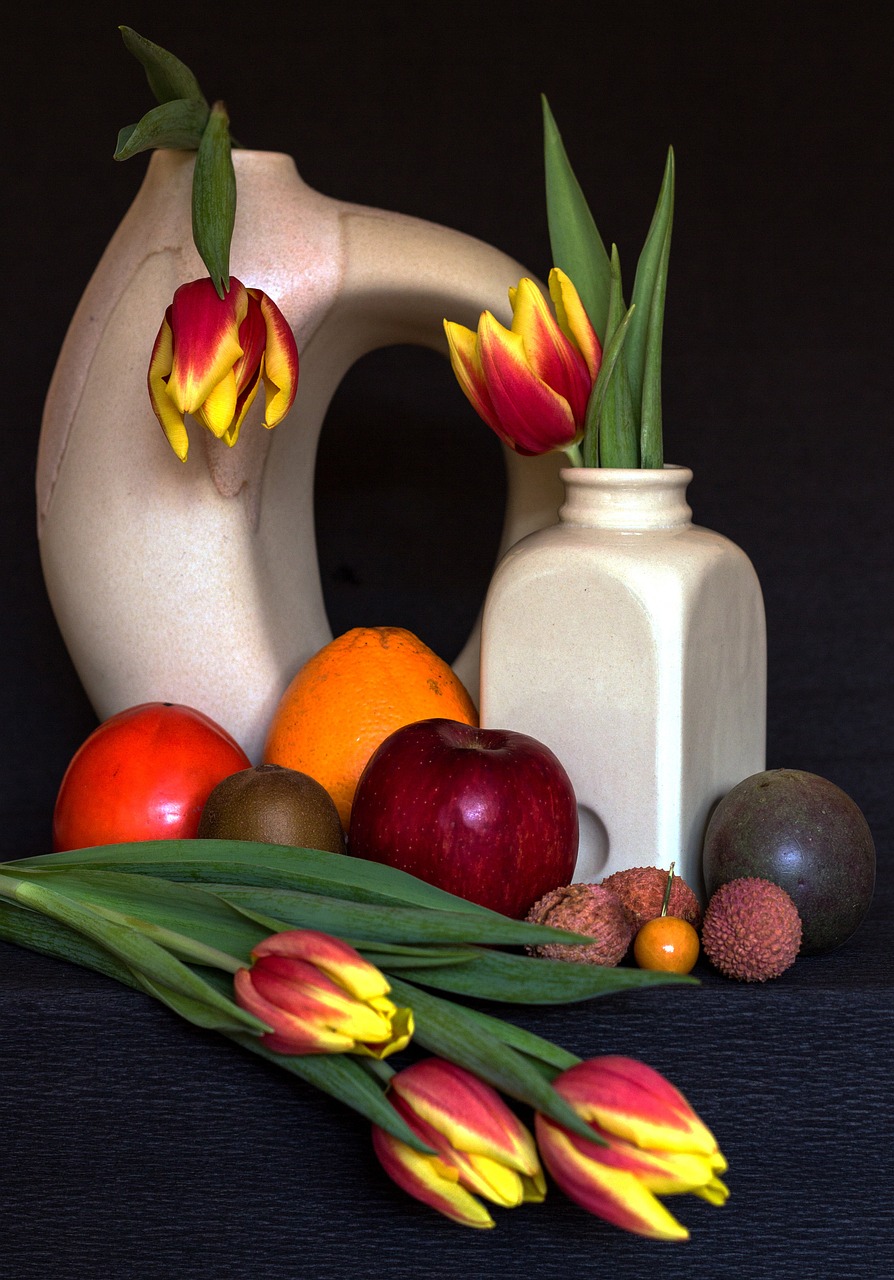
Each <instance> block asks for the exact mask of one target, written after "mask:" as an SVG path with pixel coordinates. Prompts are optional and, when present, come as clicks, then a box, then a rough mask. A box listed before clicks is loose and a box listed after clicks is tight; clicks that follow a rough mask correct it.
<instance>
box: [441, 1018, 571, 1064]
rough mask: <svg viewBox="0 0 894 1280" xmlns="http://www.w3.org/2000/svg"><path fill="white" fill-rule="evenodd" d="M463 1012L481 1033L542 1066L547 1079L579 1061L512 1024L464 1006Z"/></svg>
mask: <svg viewBox="0 0 894 1280" xmlns="http://www.w3.org/2000/svg"><path fill="white" fill-rule="evenodd" d="M465 1012H466V1014H467V1015H468V1020H469V1022H470V1024H475V1025H477V1026H478V1027H479V1028H480V1030H481V1031H482V1032H487V1033H488V1034H489V1035H492V1036H496V1037H497V1039H498V1040H502V1042H503V1043H504V1044H508V1045H509V1046H510V1047H511V1048H513V1049H518V1050H519V1052H521V1053H523V1054H524V1055H525V1056H526V1057H528V1058H531V1059H533V1060H534V1061H535V1062H539V1063H542V1064H543V1066H544V1067H545V1068H547V1069H548V1072H549V1078H550V1079H552V1078H554V1077H555V1075H556V1072H558V1071H565V1070H567V1068H568V1067H573V1066H575V1065H576V1063H578V1062H580V1061H581V1059H580V1058H579V1057H578V1056H577V1054H575V1053H569V1052H568V1050H567V1049H563V1048H561V1046H560V1045H557V1044H553V1042H552V1041H551V1040H544V1039H543V1037H542V1036H538V1035H535V1034H534V1033H533V1032H532V1031H526V1030H525V1029H524V1028H523V1027H519V1026H517V1025H516V1024H515V1023H514V1022H504V1021H503V1019H502V1018H494V1017H492V1016H491V1014H489V1013H483V1012H482V1011H481V1010H480V1009H471V1008H469V1007H468V1006H466V1007H465ZM476 1034H477V1032H476Z"/></svg>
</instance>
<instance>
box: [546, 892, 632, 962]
mask: <svg viewBox="0 0 894 1280" xmlns="http://www.w3.org/2000/svg"><path fill="white" fill-rule="evenodd" d="M527 918H528V920H530V921H532V922H533V923H535V924H548V925H552V926H553V928H557V929H570V930H571V931H572V932H573V933H582V934H586V935H587V936H588V937H591V938H593V942H592V943H590V944H581V945H579V946H578V945H575V944H573V943H565V942H548V943H545V944H544V945H543V946H537V947H530V948H529V951H530V952H531V954H532V955H538V956H546V957H548V958H549V959H551V960H577V961H580V962H582V963H584V964H601V965H607V966H609V967H610V966H612V965H616V964H618V963H619V961H621V960H623V958H624V956H625V955H626V954H627V951H628V948H629V947H630V943H631V942H632V940H633V935H634V933H635V928H634V924H633V921H632V920H631V919H630V917H629V915H628V914H627V912H626V911H625V909H624V904H623V903H622V902H621V899H620V898H619V897H618V895H617V894H616V893H614V892H613V891H612V890H611V889H606V888H604V887H603V886H602V885H598V884H569V885H565V886H564V887H562V888H559V889H553V890H551V892H549V893H547V894H545V895H544V896H543V897H542V898H541V899H540V900H539V901H538V902H535V903H534V905H533V907H532V908H531V910H530V911H529V912H528V916H527Z"/></svg>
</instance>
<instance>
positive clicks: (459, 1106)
mask: <svg viewBox="0 0 894 1280" xmlns="http://www.w3.org/2000/svg"><path fill="white" fill-rule="evenodd" d="M389 1099H390V1101H391V1104H392V1106H393V1107H394V1109H395V1110H396V1111H397V1112H398V1114H399V1115H400V1116H402V1117H403V1119H404V1120H406V1122H407V1124H408V1125H409V1126H410V1128H411V1129H412V1130H413V1132H414V1133H416V1134H417V1136H418V1137H420V1138H421V1139H422V1140H423V1141H424V1142H425V1143H427V1145H428V1146H430V1147H432V1148H433V1149H434V1150H435V1151H436V1152H437V1155H426V1154H424V1153H422V1152H419V1151H415V1150H414V1149H413V1148H412V1147H410V1146H408V1145H407V1143H405V1142H401V1141H400V1140H399V1139H398V1138H394V1137H392V1135H391V1134H389V1133H386V1132H385V1130H384V1129H380V1128H379V1127H378V1126H374V1127H373V1145H374V1147H375V1151H376V1154H377V1156H378V1157H379V1160H380V1162H381V1164H382V1167H383V1168H384V1169H385V1172H386V1173H387V1174H388V1175H389V1176H390V1177H391V1178H393V1179H394V1181H395V1182H396V1183H397V1185H398V1186H399V1187H402V1188H403V1190H404V1191H406V1192H408V1193H409V1194H410V1195H411V1196H415V1198H416V1199H417V1200H421V1201H422V1202H423V1203H424V1204H427V1205H430V1206H431V1207H432V1208H433V1209H437V1210H438V1211H439V1212H440V1213H443V1214H445V1215H446V1216H447V1217H448V1218H452V1219H453V1220H454V1221H455V1222H459V1223H462V1224H463V1225H464V1226H467V1227H479V1228H482V1227H492V1226H493V1225H494V1221H493V1218H492V1217H491V1216H490V1213H489V1212H488V1211H487V1209H486V1208H485V1206H484V1205H483V1204H482V1203H481V1200H479V1199H478V1197H479V1196H483V1197H484V1198H485V1199H487V1200H490V1201H491V1202H492V1203H493V1204H498V1205H502V1206H504V1208H514V1207H515V1206H517V1205H519V1204H522V1203H523V1202H524V1201H532V1202H538V1203H539V1202H540V1201H541V1200H542V1199H543V1197H544V1195H545V1193H546V1185H545V1182H544V1178H543V1172H542V1170H541V1168H540V1162H539V1161H538V1159H537V1151H536V1148H535V1146H534V1140H533V1138H532V1137H531V1134H530V1133H529V1132H528V1130H527V1129H526V1128H525V1127H524V1125H523V1124H522V1123H521V1122H520V1121H519V1120H518V1118H517V1117H516V1116H515V1115H514V1113H513V1112H512V1111H510V1109H509V1108H508V1107H507V1106H506V1104H505V1103H504V1102H503V1100H502V1098H501V1097H500V1095H499V1094H498V1093H497V1092H496V1090H494V1089H492V1088H491V1087H490V1085H488V1084H485V1083H484V1082H483V1081H481V1080H479V1079H478V1078H477V1077H476V1076H473V1075H472V1074H471V1073H470V1072H468V1071H465V1070H464V1069H463V1068H462V1067H457V1066H455V1065H454V1064H453V1063H451V1062H445V1061H443V1060H442V1059H440V1058H425V1059H424V1060H423V1061H421V1062H417V1063H414V1064H413V1065H412V1066H410V1067H406V1068H405V1069H404V1070H403V1071H399V1072H397V1074H396V1075H394V1076H393V1077H392V1079H391V1082H390V1085H389Z"/></svg>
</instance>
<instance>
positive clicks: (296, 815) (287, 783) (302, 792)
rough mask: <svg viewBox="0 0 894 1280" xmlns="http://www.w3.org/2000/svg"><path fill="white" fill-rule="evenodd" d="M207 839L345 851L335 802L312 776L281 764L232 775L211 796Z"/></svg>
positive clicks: (202, 830) (203, 830)
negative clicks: (251, 841) (252, 841)
mask: <svg viewBox="0 0 894 1280" xmlns="http://www.w3.org/2000/svg"><path fill="white" fill-rule="evenodd" d="M198 834H199V838H200V839H203V840H259V841H261V842H262V843H265V844H284V845H292V846H295V847H297V848H307V849H327V850H328V851H329V852H330V853H344V851H345V836H344V831H343V829H342V825H341V820H340V819H339V816H338V810H337V809H336V807H335V802H334V801H333V799H332V797H331V796H330V795H329V792H328V791H326V790H325V788H324V787H322V786H321V785H320V783H319V782H317V781H316V780H315V779H314V778H311V777H309V776H308V775H307V774H306V773H299V772H298V771H297V770H296V769H286V768H285V767H284V766H283V765H278V764H256V765H254V767H253V768H251V769H241V770H240V771H239V773H233V774H231V775H230V776H229V777H228V778H224V779H223V781H222V782H219V783H218V785H217V786H216V787H215V788H214V790H213V791H212V792H211V795H210V796H209V797H208V800H207V801H206V804H205V807H204V809H203V810H202V816H201V818H200V820H199V832H198Z"/></svg>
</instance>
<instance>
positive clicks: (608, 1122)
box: [536, 1057, 729, 1240]
mask: <svg viewBox="0 0 894 1280" xmlns="http://www.w3.org/2000/svg"><path fill="white" fill-rule="evenodd" d="M553 1084H554V1087H555V1088H556V1090H557V1091H558V1092H559V1093H560V1094H561V1095H562V1097H563V1098H565V1099H566V1100H567V1101H568V1102H570V1103H571V1105H572V1106H573V1107H574V1109H575V1110H576V1111H577V1112H578V1114H579V1115H580V1116H582V1117H583V1119H584V1120H586V1121H587V1123H588V1124H589V1126H590V1128H591V1129H592V1130H593V1132H594V1134H595V1135H597V1136H598V1137H599V1138H601V1139H602V1140H603V1142H604V1143H605V1144H606V1145H604V1146H603V1145H600V1144H599V1143H597V1142H588V1141H587V1139H586V1138H579V1137H577V1135H576V1134H573V1133H570V1132H569V1131H568V1130H567V1129H563V1128H562V1127H561V1126H560V1125H557V1124H556V1123H555V1122H554V1121H553V1120H550V1119H549V1118H548V1117H546V1116H544V1115H542V1114H539V1113H538V1115H537V1117H536V1133H537V1144H538V1146H539V1148H540V1154H541V1156H542V1157H543V1161H544V1164H545V1165H546V1167H547V1169H548V1171H549V1173H550V1174H551V1175H552V1177H553V1178H554V1179H555V1181H556V1182H557V1184H558V1185H559V1186H560V1187H561V1189H562V1190H563V1191H564V1192H565V1194H566V1195H567V1196H569V1197H570V1199H572V1200H574V1201H575V1202H576V1203H577V1204H579V1205H581V1206H582V1207H583V1208H584V1209H587V1210H589V1212H590V1213H593V1214H596V1216H597V1217H600V1218H604V1219H605V1220H606V1221H607V1222H611V1223H613V1224H614V1225H615V1226H617V1227H623V1228H624V1230H626V1231H632V1232H634V1233H635V1234H637V1235H642V1236H649V1237H652V1238H653V1239H659V1240H686V1239H688V1237H689V1232H688V1231H687V1230H686V1228H685V1227H683V1226H681V1224H680V1223H679V1222H677V1221H676V1219H675V1218H674V1217H673V1216H672V1215H671V1214H670V1213H669V1212H668V1211H667V1209H666V1208H665V1207H664V1205H663V1204H662V1203H661V1201H660V1200H658V1199H657V1196H659V1195H673V1194H675V1193H679V1192H684V1191H691V1192H693V1194H695V1195H697V1196H701V1197H702V1198H703V1199H705V1200H708V1201H709V1202H710V1203H711V1204H723V1202H724V1201H725V1200H726V1198H727V1196H728V1195H729V1192H728V1190H727V1188H726V1186H725V1185H724V1184H723V1183H722V1182H721V1181H720V1178H719V1175H720V1174H721V1173H723V1172H724V1170H725V1169H726V1167H727V1166H726V1161H725V1160H724V1158H723V1156H722V1155H721V1154H720V1151H719V1150H718V1147H717V1142H716V1141H715V1139H714V1136H713V1134H712V1133H711V1132H710V1130H709V1129H707V1128H706V1127H705V1125H704V1124H703V1123H702V1121H701V1120H700V1119H699V1118H698V1116H697V1115H696V1114H695V1112H694V1111H693V1110H692V1108H691V1107H690V1106H689V1103H688V1102H687V1101H686V1099H685V1098H684V1097H683V1095H682V1094H681V1093H679V1092H678V1091H677V1090H676V1089H675V1088H674V1086H673V1085H672V1084H670V1083H669V1082H668V1081H667V1080H665V1078H664V1077H663V1076H662V1075H660V1074H659V1072H657V1071H654V1070H653V1069H652V1068H651V1067H647V1066H646V1065H645V1064H644V1063H641V1062H636V1061H635V1060H634V1059H632V1058H622V1057H601V1058H591V1059H589V1060H588V1061H586V1062H581V1063H578V1064H577V1065H576V1066H573V1067H570V1068H569V1069H568V1070H567V1071H564V1072H563V1073H562V1074H561V1075H560V1076H559V1077H558V1078H557V1079H556V1080H555V1081H553Z"/></svg>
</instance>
